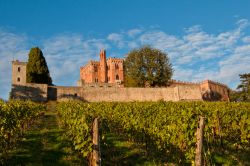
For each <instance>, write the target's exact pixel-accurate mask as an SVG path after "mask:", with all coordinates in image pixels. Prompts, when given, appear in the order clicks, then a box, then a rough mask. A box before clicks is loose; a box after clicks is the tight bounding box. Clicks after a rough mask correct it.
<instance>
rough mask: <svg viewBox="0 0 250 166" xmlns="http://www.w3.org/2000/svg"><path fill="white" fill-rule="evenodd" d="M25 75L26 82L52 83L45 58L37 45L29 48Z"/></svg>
mask: <svg viewBox="0 0 250 166" xmlns="http://www.w3.org/2000/svg"><path fill="white" fill-rule="evenodd" d="M26 75H27V82H28V83H41V84H49V85H52V79H51V77H50V74H49V69H48V66H47V63H46V60H45V58H44V56H43V52H42V51H41V50H40V48H38V47H35V48H31V49H30V52H29V60H28V64H27V71H26Z"/></svg>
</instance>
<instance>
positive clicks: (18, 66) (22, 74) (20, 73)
mask: <svg viewBox="0 0 250 166" xmlns="http://www.w3.org/2000/svg"><path fill="white" fill-rule="evenodd" d="M26 66H27V63H26V62H20V61H18V60H16V61H12V85H24V84H26Z"/></svg>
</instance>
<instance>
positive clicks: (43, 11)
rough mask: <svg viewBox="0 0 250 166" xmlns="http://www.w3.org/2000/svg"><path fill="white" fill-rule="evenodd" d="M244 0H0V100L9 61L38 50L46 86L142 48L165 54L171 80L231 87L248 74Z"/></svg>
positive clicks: (249, 30)
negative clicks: (47, 72)
mask: <svg viewBox="0 0 250 166" xmlns="http://www.w3.org/2000/svg"><path fill="white" fill-rule="evenodd" d="M249 6H250V1H248V0H239V1H233V0H220V1H219V2H218V0H210V1H206V2H205V1H200V0H189V1H184V0H175V1H170V0H157V1H155V0H126V1H125V0H124V1H117V0H105V1H104V0H91V1H88V2H87V1H82V0H74V1H69V0H61V1H56V0H54V1H52V0H40V1H39V0H37V1H32V0H26V1H19V0H16V1H15V0H9V1H7V0H0V97H1V98H5V99H7V98H8V94H9V91H10V87H11V61H12V60H13V59H19V60H22V61H27V58H28V52H29V50H30V48H31V47H35V46H38V47H40V48H41V49H42V51H43V53H44V56H45V58H46V60H47V63H48V66H49V70H50V73H51V75H52V79H53V83H54V84H56V85H76V81H77V80H78V79H79V68H80V66H82V65H84V64H86V63H87V62H88V61H89V60H90V59H94V60H98V58H99V57H98V56H99V55H98V54H99V50H100V49H101V48H105V49H106V50H107V56H108V57H120V58H122V57H124V55H126V54H127V53H128V52H129V51H130V50H131V49H134V48H139V47H141V46H143V45H151V46H152V47H155V48H158V49H161V50H162V51H164V52H166V53H167V54H168V56H169V57H170V60H171V63H172V65H173V68H174V75H173V78H174V79H177V80H183V81H194V82H199V81H201V80H204V79H211V80H215V81H219V82H222V83H225V84H227V85H228V86H229V87H231V88H232V89H234V88H235V87H236V86H237V84H238V83H239V77H238V75H239V74H241V73H246V72H247V73H249V72H250V65H249V64H250V12H249Z"/></svg>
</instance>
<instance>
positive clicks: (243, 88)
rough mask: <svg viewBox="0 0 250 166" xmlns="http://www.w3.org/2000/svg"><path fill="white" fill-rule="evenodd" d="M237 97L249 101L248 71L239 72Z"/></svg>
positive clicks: (249, 82)
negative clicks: (244, 72)
mask: <svg viewBox="0 0 250 166" xmlns="http://www.w3.org/2000/svg"><path fill="white" fill-rule="evenodd" d="M239 76H240V82H241V83H240V84H239V85H238V87H237V89H239V90H240V91H239V94H240V95H239V97H240V100H241V101H250V73H246V74H240V75H239Z"/></svg>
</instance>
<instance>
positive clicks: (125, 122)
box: [57, 102, 250, 165]
mask: <svg viewBox="0 0 250 166" xmlns="http://www.w3.org/2000/svg"><path fill="white" fill-rule="evenodd" d="M57 110H58V112H59V116H60V119H61V121H62V123H63V124H64V126H65V128H66V129H67V130H66V131H67V135H68V137H69V138H70V139H71V141H72V143H73V145H74V147H75V149H76V150H77V151H79V152H80V153H81V154H82V156H83V157H86V158H87V157H89V155H90V154H91V151H92V150H93V149H92V148H93V146H92V134H91V132H92V122H93V120H94V118H96V117H98V119H100V121H101V125H100V131H101V133H102V134H101V143H102V144H103V146H104V145H106V143H105V141H106V140H107V137H108V135H109V133H114V134H116V135H117V136H122V137H125V138H126V139H127V140H128V141H133V142H135V143H136V144H140V145H142V146H143V147H144V148H145V150H146V154H145V155H147V156H148V157H150V156H154V155H155V156H158V159H159V160H158V161H157V162H158V163H174V164H177V165H183V164H192V163H193V162H194V156H195V146H196V137H195V133H196V129H197V126H198V118H199V116H204V117H205V132H204V150H203V156H204V162H205V163H206V164H207V165H216V164H218V162H222V163H223V162H225V163H226V162H231V164H242V163H244V164H246V163H248V164H249V159H248V161H246V160H247V159H246V158H248V157H246V156H249V154H250V152H249V150H250V149H249V147H250V142H249V141H250V118H249V117H250V104H249V103H219V102H218V103H205V102H178V103H172V102H144V103H139V102H132V103H91V104H89V103H80V102H64V103H60V104H59V105H58V106H57ZM220 160H224V161H220ZM102 162H103V163H105V158H102ZM244 164H243V165H244ZM104 165H105V164H104Z"/></svg>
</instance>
